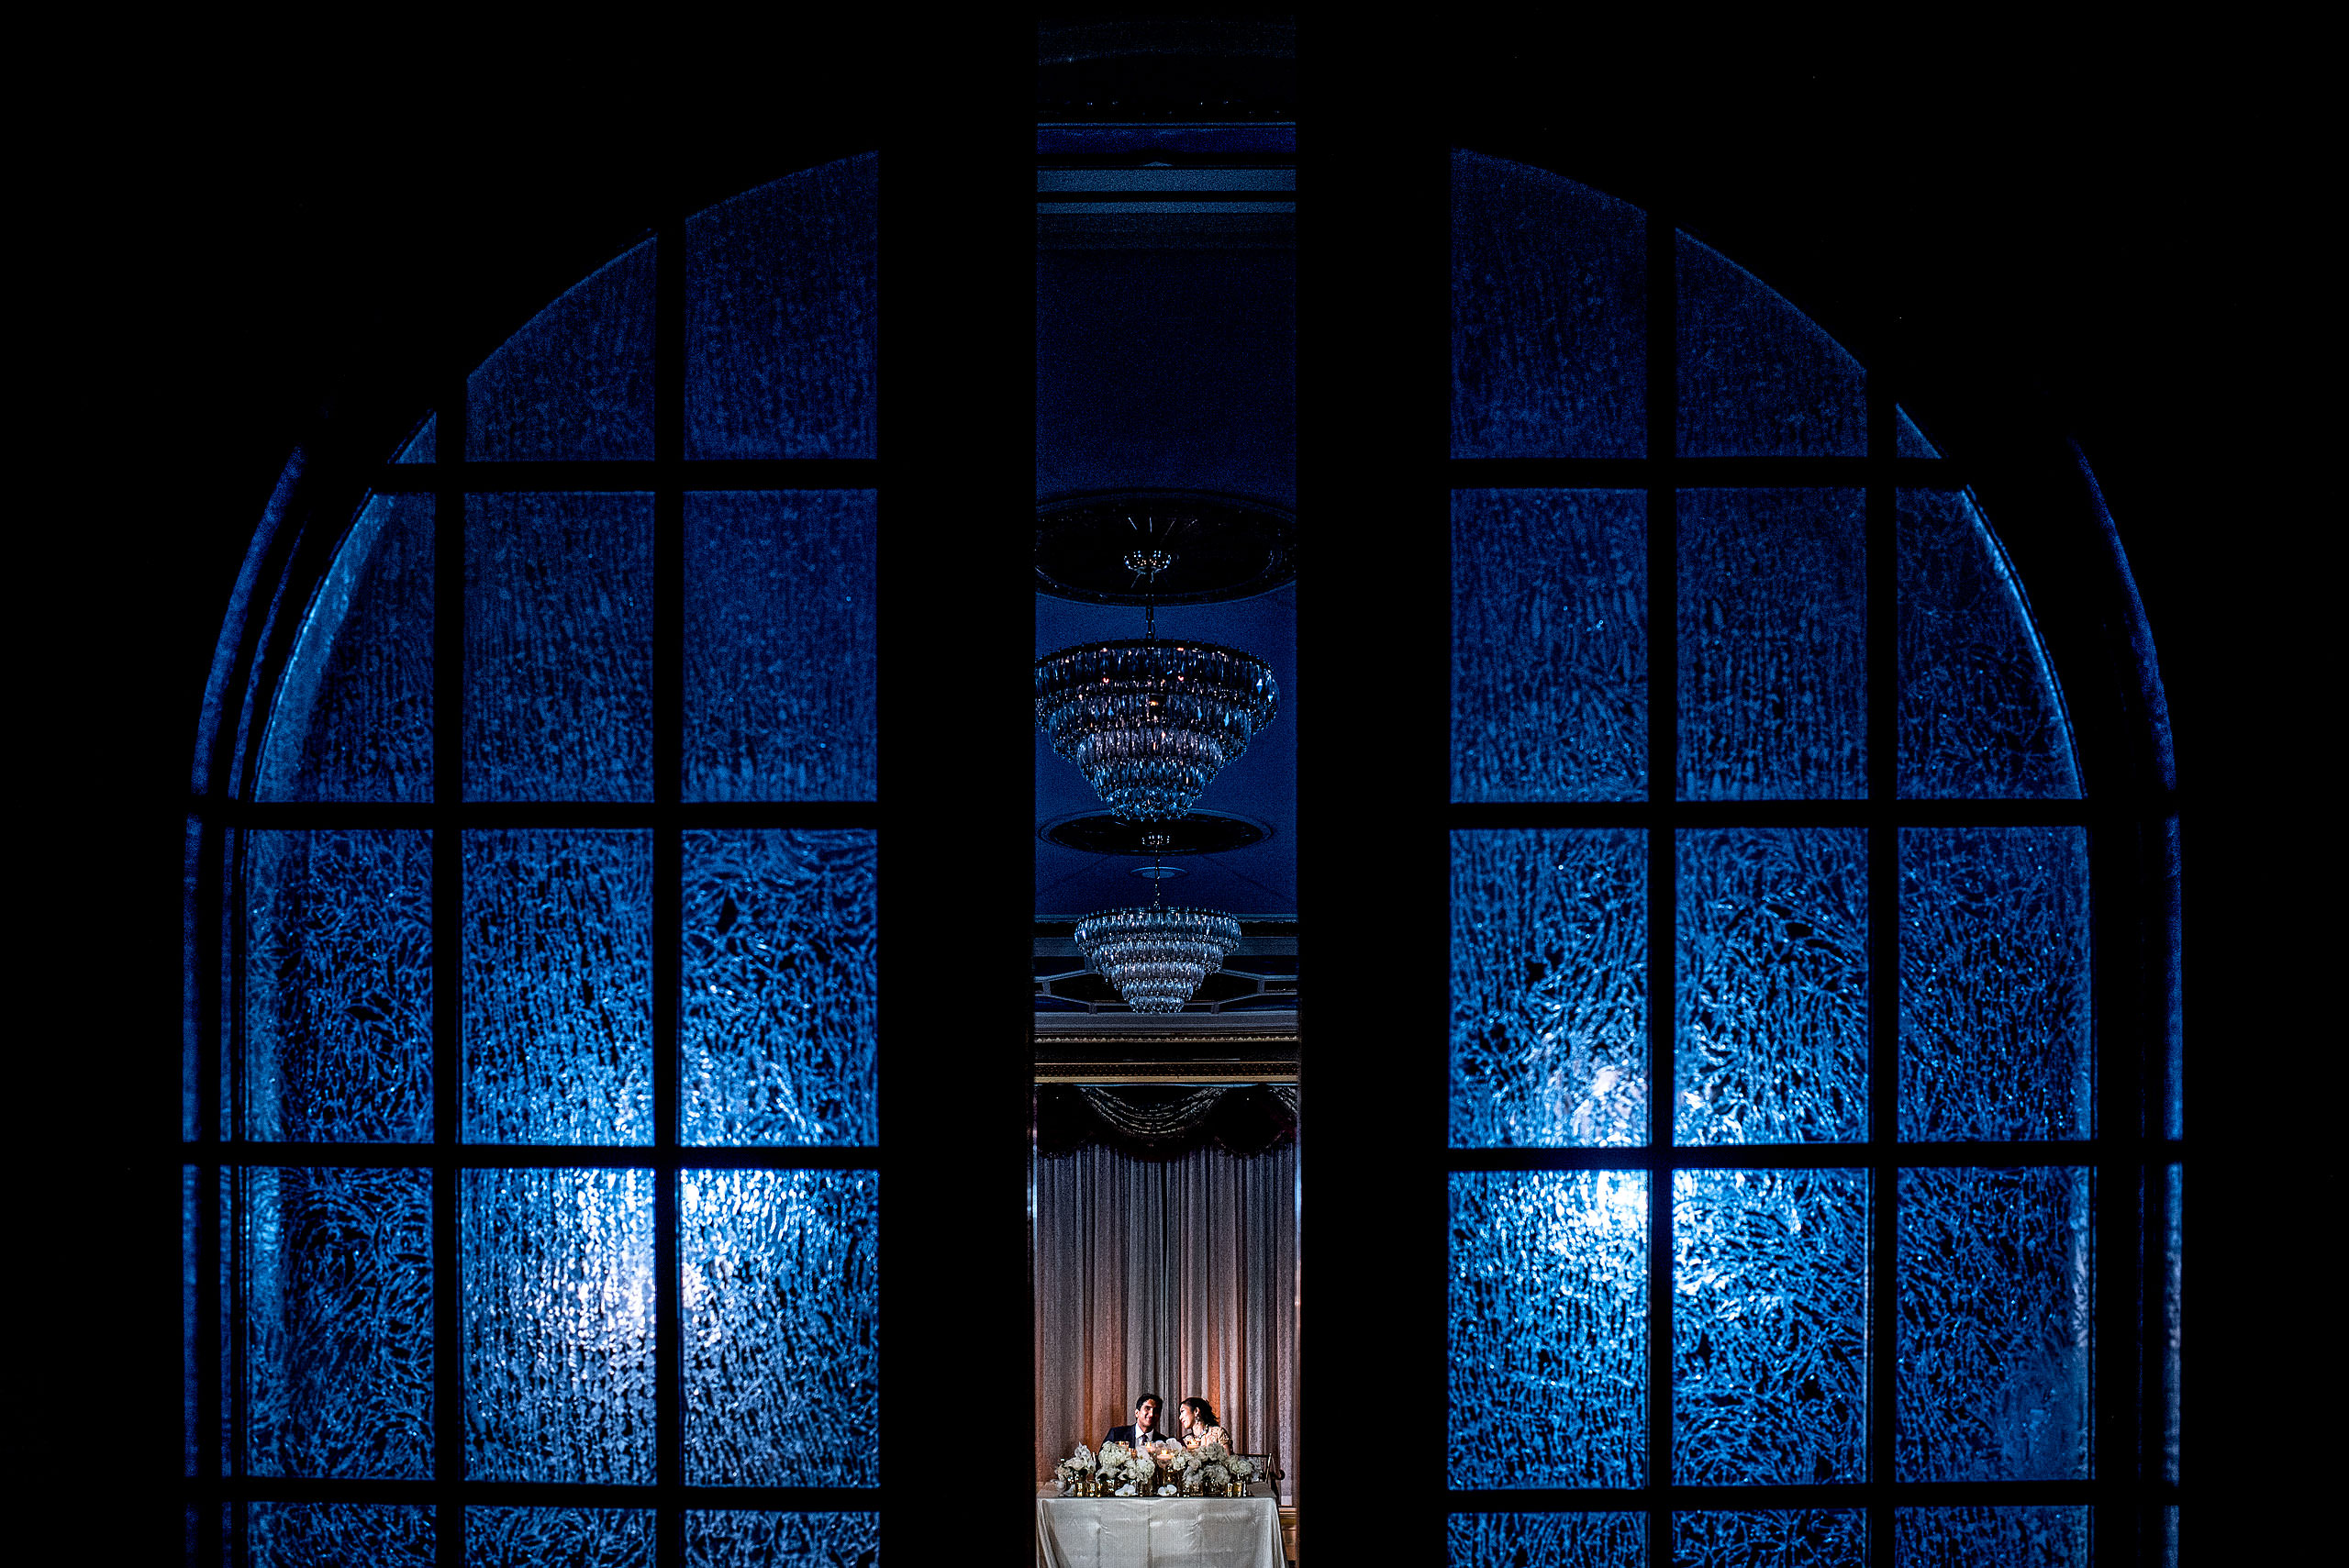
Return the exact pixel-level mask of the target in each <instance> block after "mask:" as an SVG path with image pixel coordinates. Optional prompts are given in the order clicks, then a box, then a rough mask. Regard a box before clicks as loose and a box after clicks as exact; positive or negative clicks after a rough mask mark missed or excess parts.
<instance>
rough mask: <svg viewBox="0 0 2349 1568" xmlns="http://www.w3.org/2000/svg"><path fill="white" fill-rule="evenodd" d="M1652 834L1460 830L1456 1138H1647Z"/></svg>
mask: <svg viewBox="0 0 2349 1568" xmlns="http://www.w3.org/2000/svg"><path fill="white" fill-rule="evenodd" d="M1646 851H1647V835H1646V834H1644V833H1642V832H1639V831H1637V830H1636V829H1631V828H1553V829H1540V830H1531V829H1521V828H1508V829H1502V830H1498V831H1469V832H1458V833H1454V834H1453V836H1452V1144H1453V1147H1454V1148H1458V1149H1473V1148H1493V1147H1532V1148H1561V1147H1564V1146H1567V1145H1575V1144H1609V1145H1616V1146H1621V1145H1628V1144H1642V1143H1645V1142H1646V1141H1647V1140H1648V1043H1647V936H1648V932H1647V925H1648V903H1647V899H1648V892H1647V888H1648V876H1647V852H1646Z"/></svg>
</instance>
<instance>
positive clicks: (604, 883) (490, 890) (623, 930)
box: [464, 828, 652, 1143]
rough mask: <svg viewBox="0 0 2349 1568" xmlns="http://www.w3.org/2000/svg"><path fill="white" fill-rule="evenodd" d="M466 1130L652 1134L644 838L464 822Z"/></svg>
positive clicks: (617, 1137)
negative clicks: (485, 827) (496, 827)
mask: <svg viewBox="0 0 2349 1568" xmlns="http://www.w3.org/2000/svg"><path fill="white" fill-rule="evenodd" d="M464 849H465V906H464V907H465V973H464V999H465V1000H464V1040H465V1138H466V1140H468V1141H470V1142H474V1143H650V1142H651V1141H652V835H651V834H650V833H644V832H625V831H617V830H605V831H600V832H598V831H587V830H581V829H575V828H514V829H507V830H504V831H482V830H477V829H467V830H466V833H465V839H464Z"/></svg>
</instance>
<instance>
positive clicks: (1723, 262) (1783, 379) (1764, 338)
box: [1673, 234, 1868, 457]
mask: <svg viewBox="0 0 2349 1568" xmlns="http://www.w3.org/2000/svg"><path fill="white" fill-rule="evenodd" d="M1673 271H1674V275H1675V277H1676V278H1677V279H1678V281H1679V290H1680V308H1679V314H1678V316H1677V317H1675V332H1676V334H1677V337H1678V339H1679V367H1678V391H1679V397H1680V407H1679V417H1678V420H1677V429H1678V434H1679V442H1680V455H1681V456H1683V457H1865V456H1866V455H1867V450H1868V431H1867V397H1866V389H1867V378H1866V376H1865V374H1864V373H1862V372H1861V370H1860V365H1859V361H1856V360H1854V359H1853V358H1852V356H1851V355H1850V354H1849V353H1847V352H1845V351H1844V349H1843V346H1842V344H1840V343H1838V342H1836V341H1835V340H1834V339H1831V338H1830V337H1829V336H1828V335H1827V334H1826V333H1824V332H1822V331H1820V329H1819V328H1818V327H1817V326H1816V325H1814V324H1813V323H1812V321H1811V320H1810V318H1809V317H1807V316H1805V315H1803V313H1802V312H1800V311H1799V310H1797V309H1796V308H1795V307H1794V306H1791V305H1789V304H1787V301H1786V300H1785V299H1784V298H1783V297H1781V296H1780V295H1778V294H1777V293H1776V291H1774V290H1772V289H1771V288H1769V287H1768V286H1767V285H1765V284H1763V282H1762V281H1761V280H1760V279H1758V278H1756V277H1755V276H1754V275H1753V273H1751V272H1747V271H1746V270H1745V269H1744V268H1742V267H1741V266H1739V265H1737V263H1735V262H1734V261H1730V260H1729V259H1728V258H1727V257H1725V256H1723V255H1721V254H1720V252H1719V251H1718V250H1714V249H1713V248H1712V247H1711V246H1709V245H1706V244H1704V243H1702V242H1701V241H1698V240H1695V239H1689V238H1688V236H1687V235H1685V234H1675V235H1674V236H1673Z"/></svg>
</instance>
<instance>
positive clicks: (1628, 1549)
mask: <svg viewBox="0 0 2349 1568" xmlns="http://www.w3.org/2000/svg"><path fill="white" fill-rule="evenodd" d="M1443 1545H1444V1551H1443V1558H1444V1562H1447V1563H1448V1564H1450V1568H1497V1565H1499V1564H1510V1565H1519V1564H1522V1565H1523V1568H1536V1565H1538V1568H1647V1561H1648V1517H1647V1515H1645V1514H1622V1513H1616V1514H1601V1513H1588V1514H1453V1515H1452V1516H1450V1518H1447V1519H1446V1521H1445V1523H1444V1531H1443Z"/></svg>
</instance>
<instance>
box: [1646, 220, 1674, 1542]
mask: <svg viewBox="0 0 2349 1568" xmlns="http://www.w3.org/2000/svg"><path fill="white" fill-rule="evenodd" d="M1673 216H1674V215H1673V213H1672V212H1671V210H1670V209H1669V208H1668V207H1665V206H1661V205H1659V206H1652V207H1650V208H1649V209H1648V213H1647V219H1646V222H1647V293H1648V314H1647V447H1648V473H1649V475H1650V479H1649V484H1648V493H1647V523H1648V555H1647V568H1648V803H1649V816H1648V821H1649V827H1648V975H1647V979H1648V1155H1649V1160H1648V1475H1647V1485H1648V1510H1647V1515H1648V1563H1649V1568H1672V1561H1673V1551H1672V1509H1671V1506H1670V1502H1669V1497H1670V1488H1671V1486H1672V1483H1673V1479H1674V1477H1673V1472H1672V1447H1673V1444H1672V1433H1673V1400H1672V1307H1673V1301H1672V1157H1671V1155H1672V1122H1673V1109H1674V1099H1673V1095H1674V1084H1675V1080H1676V1078H1677V1072H1676V1069H1675V1064H1674V1061H1673V1045H1674V1040H1673V1015H1674V1013H1675V997H1674V989H1673V986H1674V980H1675V975H1674V973H1673V955H1674V952H1675V947H1676V945H1677V944H1676V934H1675V923H1674V917H1675V898H1676V896H1677V888H1676V885H1675V884H1676V872H1677V868H1678V860H1677V851H1678V848H1679V846H1678V842H1677V839H1676V834H1675V828H1674V822H1673V810H1672V806H1673V803H1674V802H1675V800H1676V799H1677V798H1678V795H1679V779H1680V760H1679V758H1680V701H1679V697H1680V686H1679V681H1680V638H1679V629H1680V623H1679V614H1680V591H1679V543H1680V541H1679V516H1680V507H1679V492H1678V491H1677V489H1676V488H1675V484H1676V481H1677V478H1678V465H1677V463H1676V462H1675V455H1676V453H1677V451H1678V441H1677V437H1676V435H1675V430H1676V423H1675V416H1676V414H1677V408H1676V404H1677V400H1678V379H1677V375H1676V370H1677V364H1676V361H1677V354H1678V344H1677V332H1678V320H1679V280H1678V275H1677V273H1676V272H1675V246H1674V239H1675V233H1676V230H1675V228H1674V222H1673Z"/></svg>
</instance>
